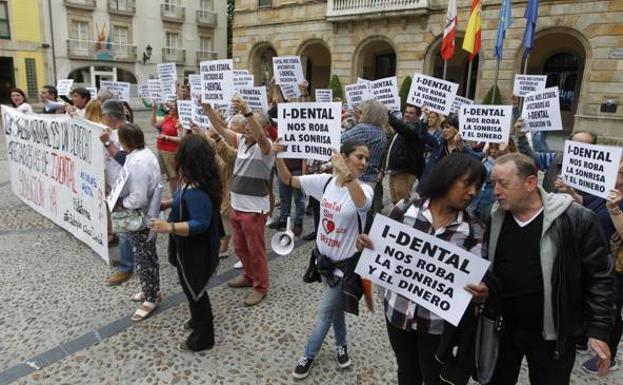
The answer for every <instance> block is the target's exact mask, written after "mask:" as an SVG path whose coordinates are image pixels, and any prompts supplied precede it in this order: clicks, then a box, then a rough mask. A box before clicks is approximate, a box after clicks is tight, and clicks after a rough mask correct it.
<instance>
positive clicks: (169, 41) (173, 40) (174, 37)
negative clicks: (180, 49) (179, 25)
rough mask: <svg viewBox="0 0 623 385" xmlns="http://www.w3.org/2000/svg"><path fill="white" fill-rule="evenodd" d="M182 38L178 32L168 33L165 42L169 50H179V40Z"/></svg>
mask: <svg viewBox="0 0 623 385" xmlns="http://www.w3.org/2000/svg"><path fill="white" fill-rule="evenodd" d="M179 38H180V35H179V34H178V33H176V32H167V33H166V36H165V42H166V45H167V48H171V49H177V46H178V44H177V43H178V40H179Z"/></svg>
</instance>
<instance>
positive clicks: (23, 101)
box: [9, 88, 32, 114]
mask: <svg viewBox="0 0 623 385" xmlns="http://www.w3.org/2000/svg"><path fill="white" fill-rule="evenodd" d="M9 94H10V96H11V105H12V106H13V107H14V108H16V109H17V110H18V111H19V112H22V113H24V114H32V106H31V105H30V104H28V103H27V102H28V99H27V98H26V94H25V93H24V91H22V90H21V89H19V88H11V90H10V92H9Z"/></svg>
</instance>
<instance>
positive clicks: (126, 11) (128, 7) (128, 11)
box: [108, 0, 136, 16]
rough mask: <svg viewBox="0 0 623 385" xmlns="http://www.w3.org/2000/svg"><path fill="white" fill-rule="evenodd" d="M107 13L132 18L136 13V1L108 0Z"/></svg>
mask: <svg viewBox="0 0 623 385" xmlns="http://www.w3.org/2000/svg"><path fill="white" fill-rule="evenodd" d="M108 12H109V13H114V14H117V15H127V16H133V15H134V14H135V13H136V0H108Z"/></svg>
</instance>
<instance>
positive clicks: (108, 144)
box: [104, 140, 111, 148]
mask: <svg viewBox="0 0 623 385" xmlns="http://www.w3.org/2000/svg"><path fill="white" fill-rule="evenodd" d="M110 145H111V143H110V140H107V141H105V142H104V147H106V148H108V147H110Z"/></svg>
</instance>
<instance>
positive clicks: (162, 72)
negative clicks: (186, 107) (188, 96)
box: [156, 63, 177, 101]
mask: <svg viewBox="0 0 623 385" xmlns="http://www.w3.org/2000/svg"><path fill="white" fill-rule="evenodd" d="M156 67H157V71H158V78H159V79H160V86H161V87H162V92H163V93H164V98H165V99H166V100H168V101H172V100H175V99H177V67H176V66H175V63H160V64H158V65H157V66H156Z"/></svg>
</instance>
